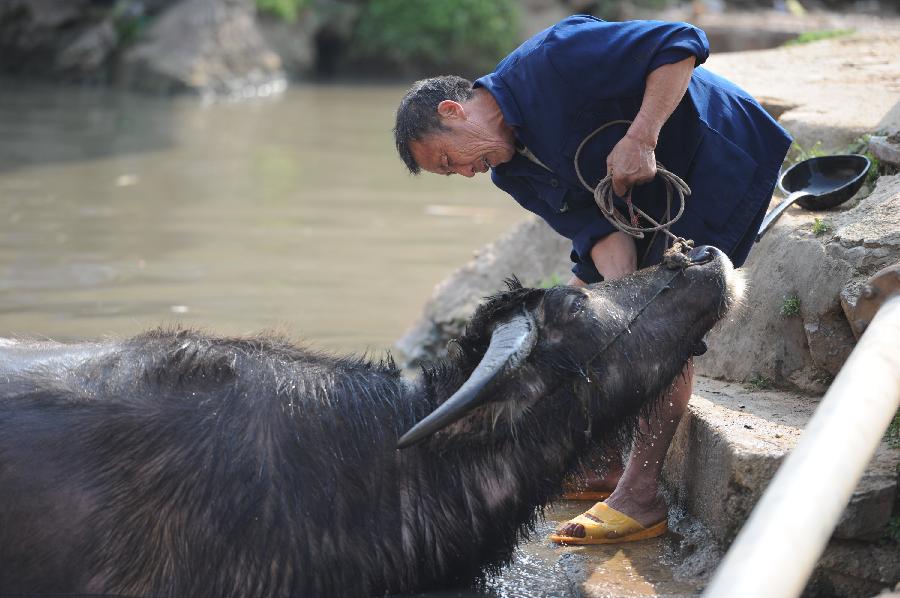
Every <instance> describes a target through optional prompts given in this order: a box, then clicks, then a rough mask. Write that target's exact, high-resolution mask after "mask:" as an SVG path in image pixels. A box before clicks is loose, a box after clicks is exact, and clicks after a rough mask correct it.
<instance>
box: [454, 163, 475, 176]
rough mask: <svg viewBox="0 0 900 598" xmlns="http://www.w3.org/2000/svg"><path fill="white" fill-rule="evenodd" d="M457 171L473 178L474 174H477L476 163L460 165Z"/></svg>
mask: <svg viewBox="0 0 900 598" xmlns="http://www.w3.org/2000/svg"><path fill="white" fill-rule="evenodd" d="M456 172H457V174H461V175H463V176H464V177H466V178H469V179H471V178H472V177H473V176H475V165H474V164H467V165H465V166H460V167H459V168H457V169H456Z"/></svg>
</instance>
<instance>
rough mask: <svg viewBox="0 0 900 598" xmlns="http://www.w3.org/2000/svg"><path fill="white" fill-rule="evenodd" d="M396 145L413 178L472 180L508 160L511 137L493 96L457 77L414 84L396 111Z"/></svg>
mask: <svg viewBox="0 0 900 598" xmlns="http://www.w3.org/2000/svg"><path fill="white" fill-rule="evenodd" d="M394 142H395V143H396V145H397V151H398V152H399V154H400V158H401V159H402V160H403V162H404V163H405V164H406V167H407V168H408V169H409V171H410V172H411V173H413V174H419V172H421V171H422V170H427V171H428V172H434V173H437V174H445V175H449V174H462V175H464V176H469V177H471V176H474V175H475V174H477V173H481V172H486V171H487V170H488V169H489V168H490V167H492V166H496V165H498V164H502V163H503V162H507V161H509V160H510V159H511V158H512V156H513V154H514V152H515V147H514V135H513V132H512V130H511V129H509V127H507V126H506V125H505V124H504V123H503V114H502V113H501V112H500V107H499V106H498V105H497V102H496V101H494V98H493V96H491V94H490V93H488V92H486V91H484V90H481V89H479V90H475V89H473V88H472V82H471V81H469V80H467V79H463V78H462V77H456V76H452V75H449V76H442V77H432V78H431V79H423V80H421V81H416V83H414V84H413V86H412V87H411V88H410V89H409V91H407V92H406V95H405V96H404V97H403V99H402V100H401V101H400V107H399V108H397V124H396V126H395V127H394Z"/></svg>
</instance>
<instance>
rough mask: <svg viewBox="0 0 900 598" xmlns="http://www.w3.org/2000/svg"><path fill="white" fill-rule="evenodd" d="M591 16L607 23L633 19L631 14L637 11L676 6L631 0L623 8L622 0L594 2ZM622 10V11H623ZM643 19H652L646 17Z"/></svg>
mask: <svg viewBox="0 0 900 598" xmlns="http://www.w3.org/2000/svg"><path fill="white" fill-rule="evenodd" d="M593 4H594V7H593V8H592V9H591V14H593V15H595V16H598V17H600V18H601V19H605V20H607V21H621V20H622V19H623V18H634V17H633V16H632V15H631V13H632V12H634V10H635V9H637V10H638V11H656V10H661V9H663V8H666V7H667V6H671V5H673V4H676V3H675V2H673V1H671V0H631V2H629V3H627V6H623V4H626V3H623V2H622V0H596V1H595V2H594V3H593ZM623 9H624V10H623ZM645 18H653V16H652V15H648V16H646V17H645Z"/></svg>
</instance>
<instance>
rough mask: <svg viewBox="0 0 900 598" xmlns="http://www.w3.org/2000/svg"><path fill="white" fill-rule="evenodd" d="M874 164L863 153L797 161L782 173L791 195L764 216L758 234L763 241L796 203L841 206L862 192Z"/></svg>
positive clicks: (818, 207)
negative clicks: (787, 210)
mask: <svg viewBox="0 0 900 598" xmlns="http://www.w3.org/2000/svg"><path fill="white" fill-rule="evenodd" d="M870 166H871V164H870V162H869V159H868V158H866V157H865V156H860V155H859V154H844V155H838V156H820V157H818V158H810V159H808V160H803V161H802V162H797V163H796V164H794V165H793V166H791V167H790V168H788V169H787V170H785V171H784V172H783V173H782V174H781V178H780V179H779V180H778V187H779V188H781V191H782V193H784V194H785V195H786V196H787V197H785V199H784V200H783V201H782V202H781V203H780V204H778V205H777V206H775V209H773V210H772V211H771V212H769V213H768V214H766V217H765V218H763V221H762V224H761V225H760V227H759V232H758V233H757V234H756V240H757V241H759V240H760V239H761V238H762V236H763V235H764V234H765V232H766V231H767V230H768V229H769V227H770V226H772V224H773V223H774V222H775V221H776V220H778V217H779V216H781V215H782V214H783V213H784V211H785V210H786V209H788V208H789V207H790V206H791V204H792V203H794V202H797V203H798V204H800V207H801V208H804V209H807V210H827V209H828V208H833V207H835V206H838V205H840V204H842V203H844V202H845V201H847V200H848V199H850V198H851V197H853V196H854V195H856V192H857V191H859V188H860V187H862V184H863V182H864V181H865V180H866V173H867V172H869V167H870Z"/></svg>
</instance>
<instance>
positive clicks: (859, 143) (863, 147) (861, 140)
mask: <svg viewBox="0 0 900 598" xmlns="http://www.w3.org/2000/svg"><path fill="white" fill-rule="evenodd" d="M871 137H872V136H871V135H862V136H860V137H857V138H856V140H855V141H854V142H853V143H851V144H850V145H849V146H847V153H848V154H862V155H863V156H865V157H866V158H868V159H869V162H871V163H872V165H871V166H870V167H869V172H868V173H867V174H866V186H867V187H869V188H870V189H871V188H873V187H875V181H876V180H878V177H879V176H881V175H882V174H889V173H887V172H886V171H885V169H884V166H883V165H882V164H881V160H879V159H878V158H876V157H875V155H874V154H872V152H870V151H869V138H871Z"/></svg>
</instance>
